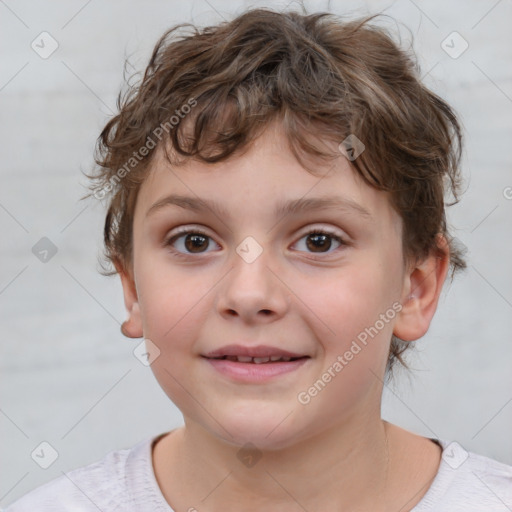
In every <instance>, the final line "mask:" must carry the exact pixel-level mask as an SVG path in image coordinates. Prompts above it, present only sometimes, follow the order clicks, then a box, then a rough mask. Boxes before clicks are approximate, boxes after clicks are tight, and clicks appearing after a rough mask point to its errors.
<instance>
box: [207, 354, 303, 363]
mask: <svg viewBox="0 0 512 512" xmlns="http://www.w3.org/2000/svg"><path fill="white" fill-rule="evenodd" d="M203 357H206V356H203ZM308 358H309V356H299V357H287V356H277V355H276V356H267V357H251V356H220V357H207V359H217V360H228V361H233V362H237V363H246V364H269V363H283V362H284V363H288V362H289V361H297V360H299V359H308Z"/></svg>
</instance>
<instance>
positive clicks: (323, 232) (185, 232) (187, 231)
mask: <svg viewBox="0 0 512 512" xmlns="http://www.w3.org/2000/svg"><path fill="white" fill-rule="evenodd" d="M189 234H194V235H201V236H204V237H205V238H209V239H211V240H213V239H212V237H211V236H210V235H208V234H207V233H206V232H204V231H203V230H202V229H200V228H194V229H189V228H183V229H181V230H179V231H177V232H176V233H174V234H173V235H172V236H171V237H170V238H168V239H167V240H166V241H165V242H164V246H165V247H169V249H170V250H171V251H172V252H173V253H174V254H175V255H176V256H178V257H182V258H188V257H189V256H193V255H194V253H182V252H180V251H177V250H176V249H174V247H172V244H173V243H174V242H175V241H176V240H178V239H179V238H181V237H182V236H183V235H189ZM313 234H315V235H326V236H329V237H330V238H332V239H333V240H335V241H336V242H338V243H339V244H340V246H339V247H337V248H336V249H334V251H330V252H325V253H321V252H320V253H309V254H311V255H313V257H312V258H310V259H322V257H321V256H320V258H319V257H317V256H315V255H322V254H332V253H333V252H335V251H336V250H338V249H340V248H341V247H346V246H348V245H349V243H348V242H347V241H345V240H344V239H343V238H341V237H340V236H339V235H337V234H335V233H333V232H332V231H329V230H328V229H325V228H311V229H309V230H308V231H307V232H306V233H303V234H302V236H301V237H300V238H299V240H302V239H303V238H305V237H307V236H309V235H313ZM197 254H203V253H197Z"/></svg>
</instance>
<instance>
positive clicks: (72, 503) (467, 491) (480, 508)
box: [5, 434, 512, 512]
mask: <svg viewBox="0 0 512 512" xmlns="http://www.w3.org/2000/svg"><path fill="white" fill-rule="evenodd" d="M161 435H164V434H160V435H158V436H155V437H150V438H147V439H145V440H143V441H141V442H140V443H139V444H137V445H135V446H133V447H132V448H127V449H124V450H118V451H111V452H110V453H108V454H107V455H106V456H105V457H104V458H103V459H101V460H100V461H98V462H95V463H93V464H89V465H87V466H83V467H81V468H78V469H75V470H73V471H69V472H67V473H65V474H63V475H62V476H60V477H58V478H56V479H54V480H52V481H50V482H48V483H46V484H44V485H42V486H40V487H38V488H36V489H34V490H33V491H30V492H29V493H27V494H25V495H24V496H22V497H21V498H20V499H19V500H17V501H16V502H14V503H13V504H11V505H10V506H8V507H7V509H5V512H64V511H66V512H98V511H101V512H174V511H173V509H172V508H171V507H170V506H169V504H168V503H167V501H166V500H165V498H164V497H163V495H162V492H161V490H160V488H159V486H158V483H157V481H156V478H155V473H154V471H153V463H152V443H153V442H154V441H155V440H156V439H158V438H159V437H160V436H161ZM436 442H438V443H439V444H440V445H441V447H442V448H443V454H442V460H441V464H440V466H439V471H438V473H437V475H436V477H435V479H434V481H433V482H432V485H431V487H430V489H429V490H428V492H427V493H426V494H425V496H424V497H423V499H422V500H421V502H420V503H418V504H417V505H416V507H414V509H413V512H510V511H512V466H508V465H506V464H502V463H500V462H497V461H495V460H492V459H489V458H487V457H483V456H481V455H476V454H474V453H468V452H466V451H465V450H464V448H462V447H461V446H460V445H459V444H458V443H456V442H453V443H450V442H447V441H442V440H439V441H436Z"/></svg>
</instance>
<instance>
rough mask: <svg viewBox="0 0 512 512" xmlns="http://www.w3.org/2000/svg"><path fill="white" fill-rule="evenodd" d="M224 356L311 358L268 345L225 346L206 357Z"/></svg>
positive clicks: (205, 355)
mask: <svg viewBox="0 0 512 512" xmlns="http://www.w3.org/2000/svg"><path fill="white" fill-rule="evenodd" d="M223 356H249V357H272V356H280V357H309V356H308V355H306V354H299V353H297V352H289V351H288V350H283V349H281V348H277V347H270V346H268V345H256V346H247V345H225V346H224V347H221V348H218V349H216V350H212V351H211V352H208V353H207V354H204V357H208V358H214V357H223Z"/></svg>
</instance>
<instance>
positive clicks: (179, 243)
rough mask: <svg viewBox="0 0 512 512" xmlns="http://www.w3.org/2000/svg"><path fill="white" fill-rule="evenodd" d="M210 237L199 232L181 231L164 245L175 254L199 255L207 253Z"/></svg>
mask: <svg viewBox="0 0 512 512" xmlns="http://www.w3.org/2000/svg"><path fill="white" fill-rule="evenodd" d="M211 241H212V239H211V237H209V236H208V235H206V234H205V233H202V232H200V231H191V230H190V231H182V232H180V233H177V234H176V235H174V236H172V237H171V238H170V239H169V240H168V241H167V242H166V243H165V245H166V246H170V247H171V248H172V250H173V251H174V252H176V253H179V254H182V255H187V254H201V253H205V252H209V251H208V250H207V249H208V248H209V247H210V245H211V244H210V242H211Z"/></svg>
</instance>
